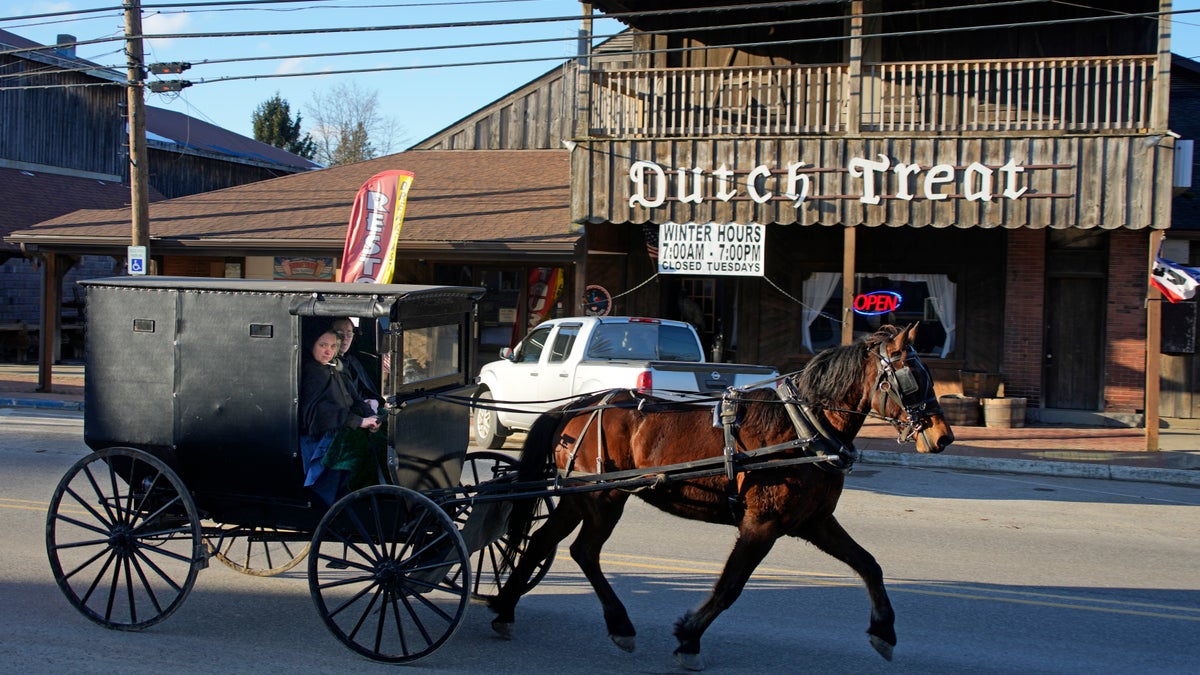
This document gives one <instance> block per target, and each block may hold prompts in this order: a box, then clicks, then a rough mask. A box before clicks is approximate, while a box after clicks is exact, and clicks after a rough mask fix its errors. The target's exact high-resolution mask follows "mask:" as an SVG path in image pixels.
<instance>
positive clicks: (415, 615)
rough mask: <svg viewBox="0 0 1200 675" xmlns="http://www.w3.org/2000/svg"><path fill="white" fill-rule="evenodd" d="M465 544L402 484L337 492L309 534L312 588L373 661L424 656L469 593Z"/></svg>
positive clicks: (458, 618) (327, 617)
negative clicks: (342, 494) (343, 494)
mask: <svg viewBox="0 0 1200 675" xmlns="http://www.w3.org/2000/svg"><path fill="white" fill-rule="evenodd" d="M470 575H471V572H470V567H469V566H468V558H467V549H466V546H465V545H464V544H463V541H462V537H460V536H459V534H458V530H457V528H455V527H454V523H453V522H452V521H451V520H450V517H449V516H448V515H446V513H445V512H444V511H443V510H442V509H441V508H440V507H438V506H437V505H436V504H434V502H433V501H431V500H430V499H429V498H427V497H425V496H424V495H421V494H420V493H417V492H414V491H412V490H408V489H406V488H401V487H395V486H390V485H379V486H374V487H369V488H365V489H362V490H358V491H356V492H353V493H351V494H350V495H348V496H346V497H344V498H343V499H341V500H339V501H338V502H337V503H336V504H334V505H333V507H331V508H330V510H329V512H328V513H326V514H325V517H324V518H323V519H322V520H321V524H320V525H319V526H318V527H317V530H316V531H315V532H314V534H313V541H312V547H311V550H310V555H309V559H308V580H309V591H310V593H311V594H312V597H313V602H314V603H315V604H316V606H317V611H318V613H319V614H320V615H321V618H322V620H324V621H325V625H326V626H327V627H328V628H329V630H330V632H332V633H333V634H334V636H335V637H337V638H338V639H339V640H340V641H341V642H342V643H343V644H344V645H346V646H347V647H349V648H350V649H352V650H354V651H355V652H358V653H359V654H362V655H364V656H366V657H367V658H370V659H374V660H376V661H386V662H390V663H403V662H408V661H415V660H416V659H419V658H422V657H424V656H427V655H428V654H430V653H432V652H434V651H435V650H436V649H437V648H438V647H440V646H441V645H442V644H443V643H444V642H445V641H446V640H448V639H449V638H450V636H451V635H453V634H454V631H455V630H457V629H458V627H459V625H460V624H461V623H462V619H463V616H464V615H465V614H466V609H467V605H468V601H469V593H468V590H467V589H469V588H470V583H471V580H470Z"/></svg>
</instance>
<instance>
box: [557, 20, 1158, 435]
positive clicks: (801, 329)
mask: <svg viewBox="0 0 1200 675" xmlns="http://www.w3.org/2000/svg"><path fill="white" fill-rule="evenodd" d="M739 4H742V3H736V2H735V3H727V2H717V1H716V0H712V1H711V2H710V1H708V0H693V1H691V2H683V3H678V2H670V3H668V2H649V3H646V2H630V1H628V0H597V1H596V2H594V3H593V4H592V5H590V6H589V5H585V12H586V11H587V9H588V8H589V7H594V8H595V9H596V10H600V11H603V12H606V13H612V14H616V15H617V16H618V17H620V20H621V21H622V22H624V23H626V24H628V25H629V26H630V27H631V29H632V50H631V52H630V54H631V56H632V62H631V63H628V64H627V65H624V64H612V63H606V62H603V61H601V62H598V63H592V64H590V66H589V67H586V69H585V70H584V72H583V73H582V74H581V75H580V77H579V78H578V80H579V82H580V84H579V86H578V95H579V101H580V103H579V107H580V109H581V110H582V111H583V114H581V115H580V117H579V119H578V126H577V129H576V133H575V135H574V138H573V139H572V141H573V142H572V143H571V146H572V148H573V149H572V153H571V157H572V190H571V194H572V203H571V213H572V219H573V221H574V222H576V223H580V224H582V225H583V226H584V227H585V228H586V233H587V241H588V248H589V252H597V253H600V252H603V253H604V254H605V255H599V254H597V255H590V256H589V258H588V261H587V268H586V273H585V275H584V276H585V277H586V283H588V284H596V285H601V286H604V287H606V288H607V289H610V290H612V291H624V290H626V289H633V288H635V287H638V286H639V285H640V284H643V282H644V280H646V279H650V278H651V277H653V282H652V283H648V284H644V285H641V287H640V289H639V290H637V291H635V292H631V293H629V294H628V295H625V296H624V297H622V298H621V299H620V300H619V301H617V302H616V303H615V308H614V309H615V311H617V312H621V313H634V314H640V313H647V314H655V315H662V316H673V317H684V316H693V317H696V320H697V321H699V322H701V323H702V325H701V330H702V333H703V334H704V335H705V336H706V338H707V339H708V340H709V341H710V348H711V349H712V350H713V352H714V353H715V354H716V355H717V356H718V357H720V358H723V359H728V360H737V361H745V362H757V363H768V364H773V365H776V366H778V367H780V368H783V369H789V370H790V369H793V368H796V367H799V366H800V365H802V364H803V363H804V361H805V360H806V355H808V354H811V353H812V352H813V351H814V350H818V349H820V348H821V347H823V346H827V345H831V344H837V343H840V342H845V341H847V340H849V339H851V338H852V337H853V336H855V335H858V334H861V333H862V332H864V331H867V330H869V329H871V327H872V326H874V325H877V324H878V323H879V322H881V321H896V322H909V321H915V320H920V321H921V322H922V325H921V331H920V332H921V341H922V344H921V351H922V354H923V356H924V357H925V358H926V360H927V362H928V363H930V364H931V367H932V368H933V369H934V370H935V372H936V375H937V377H938V379H939V384H940V388H941V389H942V390H943V391H955V390H957V389H958V387H959V383H960V377H959V373H960V371H968V374H970V373H975V372H978V373H991V374H998V375H999V381H1000V382H1001V383H1002V391H1003V393H1004V394H1005V395H1007V396H1009V397H1024V398H1026V399H1027V401H1028V404H1029V406H1030V414H1031V416H1033V417H1035V418H1040V419H1043V420H1051V421H1053V420H1068V419H1069V420H1077V421H1082V420H1095V421H1107V420H1109V419H1111V420H1113V421H1115V422H1118V423H1137V422H1139V421H1140V420H1141V415H1142V414H1143V413H1144V411H1145V406H1146V404H1147V389H1146V378H1147V360H1146V354H1147V348H1148V342H1147V337H1148V335H1147V329H1146V327H1147V310H1146V297H1147V292H1148V291H1147V280H1148V263H1149V258H1150V255H1151V252H1152V249H1153V248H1154V247H1155V246H1156V244H1157V236H1158V235H1157V233H1159V232H1160V231H1161V230H1162V229H1164V228H1167V227H1168V226H1169V225H1170V209H1171V196H1172V172H1173V162H1174V156H1175V137H1174V136H1172V135H1171V134H1170V133H1169V129H1168V122H1167V112H1168V107H1167V106H1168V94H1169V73H1170V61H1169V53H1170V52H1169V30H1168V22H1167V21H1166V20H1165V19H1161V18H1160V17H1161V16H1162V14H1161V13H1163V12H1169V11H1170V9H1171V4H1170V2H1169V0H1120V1H1118V0H1085V1H1084V2H1079V3H1070V4H1067V3H1024V4H1022V5H1021V7H1020V9H1019V13H1018V11H1017V10H1014V9H1013V7H1010V6H1008V5H1011V4H1012V3H1004V2H1000V3H993V2H982V1H975V2H971V1H968V2H963V1H956V0H927V1H922V2H916V1H913V2H888V3H882V2H878V1H871V0H854V1H851V2H836V3H829V2H801V3H788V4H787V5H786V6H780V7H771V8H765V9H764V8H761V7H747V8H746V9H745V10H737V9H732V10H731V9H728V6H729V5H739ZM715 8H724V9H721V10H720V11H709V10H711V9H715ZM667 9H674V10H689V11H680V12H676V13H655V12H654V11H647V10H667ZM625 13H631V14H625ZM586 25H587V21H586V19H585V26H586ZM654 245H657V259H656V260H654V259H651V257H650V256H649V255H648V254H647V247H648V246H650V247H651V248H653V247H654ZM655 274H657V276H654V275H655ZM890 294H895V297H897V298H903V300H902V301H901V302H899V304H898V305H894V306H888V307H886V308H885V309H886V310H887V311H885V312H883V313H880V312H876V311H872V310H875V309H879V308H880V307H881V306H882V305H878V304H876V305H871V304H870V303H872V302H877V301H878V298H879V297H881V295H882V296H886V297H892V296H891V295H890ZM856 303H857V309H858V311H855V310H856ZM1151 348H1153V347H1151ZM988 379H992V378H988ZM973 381H974V380H973ZM992 381H995V380H994V379H992ZM996 393H997V392H995V391H992V392H990V395H995V394H996ZM1102 418H1103V419H1102Z"/></svg>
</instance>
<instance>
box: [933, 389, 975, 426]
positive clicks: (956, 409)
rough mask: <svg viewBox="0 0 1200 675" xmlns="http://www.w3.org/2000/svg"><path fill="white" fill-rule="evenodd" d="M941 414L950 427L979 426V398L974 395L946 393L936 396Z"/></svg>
mask: <svg viewBox="0 0 1200 675" xmlns="http://www.w3.org/2000/svg"><path fill="white" fill-rule="evenodd" d="M938 404H939V405H941V406H942V415H943V417H945V419H946V422H947V423H948V424H949V425H950V426H952V427H977V426H979V399H977V398H975V397H974V396H959V395H958V394H947V395H945V396H939V397H938Z"/></svg>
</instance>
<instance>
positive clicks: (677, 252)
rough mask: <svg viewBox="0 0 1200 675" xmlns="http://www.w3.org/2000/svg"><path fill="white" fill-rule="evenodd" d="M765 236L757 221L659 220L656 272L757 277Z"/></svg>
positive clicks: (761, 273)
mask: <svg viewBox="0 0 1200 675" xmlns="http://www.w3.org/2000/svg"><path fill="white" fill-rule="evenodd" d="M766 239H767V228H766V227H765V226H763V225H759V224H757V223H749V224H746V225H741V224H737V223H729V224H725V225H718V224H716V223H705V224H703V225H701V224H698V223H663V224H662V225H659V227H658V273H659V274H695V275H724V276H751V277H761V276H763V258H764V253H765V249H766Z"/></svg>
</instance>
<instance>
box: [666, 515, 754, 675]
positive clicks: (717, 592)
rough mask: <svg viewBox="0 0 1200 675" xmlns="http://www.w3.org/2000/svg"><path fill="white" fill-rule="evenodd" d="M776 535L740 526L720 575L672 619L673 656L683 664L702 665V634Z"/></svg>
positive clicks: (734, 596) (689, 667)
mask: <svg viewBox="0 0 1200 675" xmlns="http://www.w3.org/2000/svg"><path fill="white" fill-rule="evenodd" d="M776 538H777V536H776V535H775V533H773V532H767V531H764V530H750V529H747V528H745V527H743V528H741V529H740V530H739V532H738V539H737V542H736V543H734V545H733V551H731V552H730V554H729V558H728V559H727V560H726V561H725V568H724V569H723V570H721V576H720V577H718V578H717V582H716V584H714V585H713V590H712V593H711V594H709V596H708V598H707V599H706V600H705V601H704V602H703V603H702V604H701V605H700V606H699V607H697V608H696V609H693V610H690V611H688V612H687V613H686V614H684V615H683V617H682V618H680V619H679V621H677V622H675V638H676V639H677V640H679V646H678V647H676V648H675V660H676V661H677V662H678V663H679V665H680V666H681V667H682V668H685V669H687V670H703V669H704V662H703V661H702V660H701V659H700V638H701V636H703V635H704V631H705V630H707V629H708V627H709V625H711V624H712V622H713V621H715V620H716V618H717V616H718V615H720V614H721V612H723V611H725V610H726V609H728V608H729V606H730V605H732V604H733V602H734V601H735V600H737V599H738V596H739V595H741V594H742V590H743V589H744V588H745V587H746V582H747V581H748V580H749V579H750V575H751V574H753V573H754V570H755V569H756V568H757V567H758V564H759V563H761V562H762V561H763V558H765V557H767V554H768V553H770V552H771V547H772V546H774V545H775V540H776Z"/></svg>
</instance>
